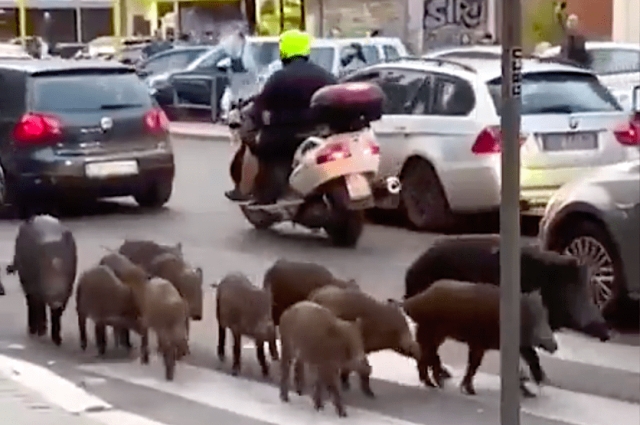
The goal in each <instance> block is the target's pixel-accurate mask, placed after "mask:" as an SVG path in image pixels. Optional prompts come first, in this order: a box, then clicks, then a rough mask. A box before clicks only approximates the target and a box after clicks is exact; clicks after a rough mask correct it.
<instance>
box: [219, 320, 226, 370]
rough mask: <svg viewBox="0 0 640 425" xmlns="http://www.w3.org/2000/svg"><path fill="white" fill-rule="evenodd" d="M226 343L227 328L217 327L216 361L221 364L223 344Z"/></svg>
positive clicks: (223, 354)
mask: <svg viewBox="0 0 640 425" xmlns="http://www.w3.org/2000/svg"><path fill="white" fill-rule="evenodd" d="M226 343H227V328H225V327H224V326H221V325H218V359H219V360H220V361H221V362H223V361H224V358H225V352H224V351H225V350H224V348H225V344H226Z"/></svg>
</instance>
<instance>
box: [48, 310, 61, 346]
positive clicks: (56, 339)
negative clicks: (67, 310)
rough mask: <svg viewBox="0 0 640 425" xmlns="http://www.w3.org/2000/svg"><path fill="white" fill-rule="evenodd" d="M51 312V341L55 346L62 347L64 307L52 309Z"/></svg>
mask: <svg viewBox="0 0 640 425" xmlns="http://www.w3.org/2000/svg"><path fill="white" fill-rule="evenodd" d="M50 310H51V340H52V341H53V343H54V344H56V345H58V346H59V345H60V344H62V335H61V330H62V329H61V327H62V323H61V321H62V312H63V311H64V307H59V308H52V309H50Z"/></svg>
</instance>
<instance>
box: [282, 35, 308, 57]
mask: <svg viewBox="0 0 640 425" xmlns="http://www.w3.org/2000/svg"><path fill="white" fill-rule="evenodd" d="M310 53H311V36H310V35H309V34H307V33H306V32H304V31H300V30H287V31H285V32H283V33H282V34H280V58H281V59H290V58H292V57H295V56H309V54H310Z"/></svg>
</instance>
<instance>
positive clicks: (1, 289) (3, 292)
mask: <svg viewBox="0 0 640 425" xmlns="http://www.w3.org/2000/svg"><path fill="white" fill-rule="evenodd" d="M4 294H5V291H4V285H3V284H2V282H0V297H1V296H3V295H4Z"/></svg>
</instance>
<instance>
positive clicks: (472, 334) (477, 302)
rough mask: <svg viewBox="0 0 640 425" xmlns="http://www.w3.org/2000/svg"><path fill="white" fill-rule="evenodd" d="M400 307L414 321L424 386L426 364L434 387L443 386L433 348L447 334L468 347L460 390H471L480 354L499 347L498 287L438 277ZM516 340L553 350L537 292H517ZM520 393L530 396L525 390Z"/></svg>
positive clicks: (427, 379)
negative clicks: (518, 325) (518, 330)
mask: <svg viewBox="0 0 640 425" xmlns="http://www.w3.org/2000/svg"><path fill="white" fill-rule="evenodd" d="M404 308H405V311H406V312H407V314H408V315H409V317H411V318H412V319H413V320H414V321H415V322H416V324H417V332H416V335H417V340H418V343H419V344H420V347H421V349H422V357H421V359H420V360H419V361H418V372H419V375H420V379H421V380H422V381H424V383H425V384H426V385H428V386H434V384H433V382H432V381H431V379H430V378H429V369H431V371H432V373H433V377H434V379H435V381H436V382H437V384H438V386H440V387H442V386H443V385H444V377H445V374H443V372H442V362H441V361H440V357H439V355H438V348H439V347H440V346H441V345H442V343H444V341H445V340H446V339H447V338H451V339H454V340H456V341H459V342H462V343H466V344H467V345H468V347H469V362H468V364H467V370H466V373H465V376H464V378H463V380H462V382H461V390H462V391H463V392H466V393H467V394H475V389H474V387H473V377H474V376H475V374H476V372H477V370H478V368H479V367H480V364H481V363H482V359H483V357H484V353H485V352H486V351H487V350H498V349H500V288H499V287H497V286H495V285H491V284H481V283H471V282H461V281H454V280H440V281H437V282H435V283H434V284H432V285H431V286H430V287H429V289H427V290H425V291H423V292H421V293H419V294H418V295H415V296H413V297H411V298H409V299H408V300H405V301H404ZM521 344H522V345H525V346H528V347H540V348H542V349H544V350H546V351H548V352H550V353H553V352H555V351H556V350H557V349H558V345H557V343H556V341H555V338H554V336H553V332H552V331H551V328H550V327H549V323H548V317H547V313H546V309H545V308H544V306H543V304H542V298H541V296H540V294H539V293H538V292H532V293H529V294H523V295H522V297H521ZM523 385H524V384H523ZM523 393H524V395H531V393H530V392H528V390H527V391H525V389H523Z"/></svg>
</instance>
